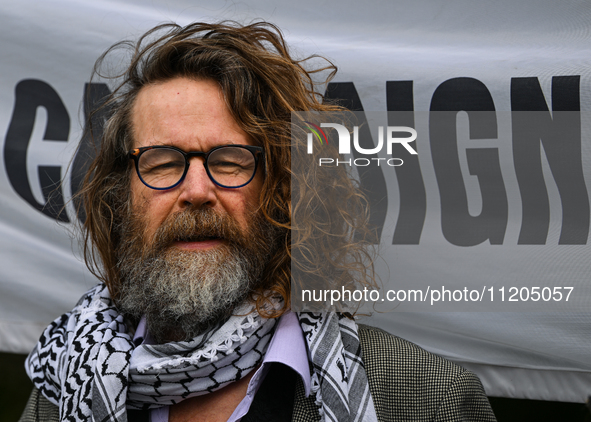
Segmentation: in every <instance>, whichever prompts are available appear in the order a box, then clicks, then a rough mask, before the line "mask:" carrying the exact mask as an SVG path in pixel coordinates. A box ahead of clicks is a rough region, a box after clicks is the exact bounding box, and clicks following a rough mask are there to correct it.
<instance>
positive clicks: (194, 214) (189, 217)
mask: <svg viewBox="0 0 591 422" xmlns="http://www.w3.org/2000/svg"><path fill="white" fill-rule="evenodd" d="M245 230H246V229H242V228H241V227H240V225H239V224H238V222H237V221H236V219H235V218H234V217H232V216H230V215H228V214H226V215H220V214H219V213H217V212H215V211H214V210H212V209H211V208H199V209H186V210H184V211H179V212H177V213H174V214H171V215H170V216H168V217H167V218H166V220H165V221H164V222H163V223H162V224H161V226H160V227H159V228H158V230H157V231H156V233H155V234H154V240H153V245H154V246H155V247H156V248H157V249H159V250H162V249H166V248H168V247H169V246H171V245H172V244H173V243H174V242H179V241H181V242H199V241H203V240H210V239H220V240H226V241H227V242H229V243H234V244H237V245H239V246H243V247H244V246H247V240H248V238H249V233H246V232H245Z"/></svg>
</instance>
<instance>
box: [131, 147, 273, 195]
mask: <svg viewBox="0 0 591 422" xmlns="http://www.w3.org/2000/svg"><path fill="white" fill-rule="evenodd" d="M229 147H233V148H236V147H237V148H243V149H246V150H248V151H249V152H250V153H251V154H252V155H253V157H254V171H253V172H252V176H251V177H250V179H248V181H247V182H245V183H243V184H242V185H240V186H225V185H222V184H221V183H219V182H217V181H216V180H215V179H214V178H213V176H212V175H211V173H210V172H209V166H208V164H207V160H208V159H209V156H210V155H211V154H212V153H213V152H215V151H217V150H220V149H222V148H229ZM152 149H172V150H175V151H177V152H180V153H181V154H182V155H183V157H184V158H185V169H184V171H183V175H182V176H181V178H180V179H179V181H178V182H176V183H175V184H174V185H172V186H168V187H165V188H156V187H154V186H150V185H149V184H147V183H146V182H145V181H144V179H143V178H142V176H141V175H140V169H139V160H140V157H141V155H142V154H143V153H144V152H146V151H149V150H152ZM264 154H265V151H264V149H263V147H259V146H254V145H239V144H226V145H219V146H217V147H214V148H212V149H210V150H209V151H207V152H202V151H190V152H185V151H183V150H182V149H180V148H177V147H174V146H172V145H152V146H149V147H141V148H134V149H132V150H131V151H129V152H128V153H127V156H128V157H129V159H131V160H133V161H134V163H135V172H136V174H137V176H138V177H139V179H140V180H141V182H142V183H143V184H144V185H146V186H147V187H149V188H150V189H154V190H168V189H173V188H175V187H177V186H178V185H180V184H181V183H182V182H183V180H185V177H186V176H187V171H189V165H190V163H189V159H190V158H192V157H204V158H205V159H204V160H203V166H204V167H205V171H206V173H207V176H208V177H209V180H211V181H212V182H213V183H214V184H216V185H217V186H220V187H222V188H226V189H238V188H242V187H244V186H246V185H248V184H249V183H250V182H252V179H254V176H255V175H256V174H257V170H258V165H259V158H262V157H263V156H264Z"/></svg>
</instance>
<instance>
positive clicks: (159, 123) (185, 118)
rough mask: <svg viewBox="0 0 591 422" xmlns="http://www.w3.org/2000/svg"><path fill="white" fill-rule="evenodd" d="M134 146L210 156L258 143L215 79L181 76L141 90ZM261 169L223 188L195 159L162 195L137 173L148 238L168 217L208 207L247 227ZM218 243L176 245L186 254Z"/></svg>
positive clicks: (136, 195)
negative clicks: (233, 113) (229, 146)
mask: <svg viewBox="0 0 591 422" xmlns="http://www.w3.org/2000/svg"><path fill="white" fill-rule="evenodd" d="M132 127H133V137H134V140H135V144H134V148H140V147H146V146H152V145H171V146H175V147H178V148H180V149H182V150H183V151H185V152H189V151H203V152H207V151H209V150H210V149H212V148H213V147H216V146H218V145H227V144H239V145H253V142H252V140H251V139H250V138H249V137H248V135H247V134H246V133H245V132H244V131H243V130H242V129H240V127H239V126H238V124H237V123H236V121H235V120H234V119H233V117H232V116H231V114H230V112H229V111H228V107H227V106H226V104H225V102H224V98H223V95H222V92H221V90H220V89H219V87H218V86H217V85H216V83H215V82H213V81H211V80H191V79H186V78H176V79H172V80H169V81H166V82H162V83H157V84H154V85H149V86H146V87H144V88H142V90H141V91H140V93H139V95H138V97H137V99H136V103H135V105H134V107H133V112H132ZM262 183H263V178H262V171H260V170H259V171H258V172H257V175H256V176H255V178H254V179H253V180H252V181H251V182H250V183H249V184H248V185H246V186H244V187H242V188H239V189H227V188H221V187H219V186H217V185H215V184H214V183H213V182H212V181H211V180H210V179H209V177H208V176H207V173H206V172H205V167H204V166H203V159H202V158H193V159H191V162H190V167H189V170H188V172H187V175H186V177H185V179H184V181H183V182H182V183H181V184H180V185H179V186H177V187H175V188H173V189H169V190H164V191H159V190H154V189H150V188H148V187H147V186H145V185H144V184H143V183H142V182H141V181H140V180H139V178H138V177H137V174H134V175H133V176H132V179H131V194H132V206H133V208H134V209H138V207H142V209H144V210H145V214H144V220H145V223H146V229H145V230H146V231H145V235H146V237H147V238H148V239H150V238H152V236H153V235H154V233H155V232H156V230H157V229H158V227H160V225H161V224H162V223H163V222H164V220H165V219H166V217H168V216H169V215H171V214H174V213H176V212H179V211H183V210H185V209H187V208H189V207H193V208H209V209H211V210H213V211H215V212H217V213H218V214H219V215H228V216H231V217H233V218H234V219H235V220H236V221H237V223H238V225H239V226H240V227H241V228H243V229H244V228H246V227H247V226H248V219H249V218H248V215H249V211H251V210H254V209H256V207H257V206H258V205H259V194H260V191H261V186H262ZM217 246H219V241H200V242H177V243H176V244H175V247H177V248H179V249H184V250H195V249H196V250H199V249H208V248H215V247H217Z"/></svg>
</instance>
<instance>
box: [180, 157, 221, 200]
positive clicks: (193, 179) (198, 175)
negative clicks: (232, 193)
mask: <svg viewBox="0 0 591 422" xmlns="http://www.w3.org/2000/svg"><path fill="white" fill-rule="evenodd" d="M178 189H180V193H179V197H178V202H179V204H178V205H179V206H180V207H181V208H186V207H191V206H193V207H202V206H209V207H213V206H214V205H215V204H216V201H217V197H216V185H215V183H213V181H212V180H211V179H210V178H209V176H208V175H207V172H206V170H205V166H204V165H203V158H202V157H191V159H190V161H189V169H188V170H187V174H186V175H185V179H184V180H183V182H182V183H181V184H180V185H179V186H178Z"/></svg>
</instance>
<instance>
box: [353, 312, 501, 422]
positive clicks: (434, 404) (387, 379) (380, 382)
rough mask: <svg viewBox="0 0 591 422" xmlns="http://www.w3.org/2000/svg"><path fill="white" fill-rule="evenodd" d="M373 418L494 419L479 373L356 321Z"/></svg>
mask: <svg viewBox="0 0 591 422" xmlns="http://www.w3.org/2000/svg"><path fill="white" fill-rule="evenodd" d="M359 339H360V342H361V348H362V353H363V362H364V364H365V370H366V372H367V377H368V382H369V387H370V391H371V394H372V396H373V400H374V405H375V407H376V411H377V412H378V419H380V420H384V421H386V420H387V421H395V420H414V421H422V420H429V421H431V420H436V421H437V420H442V421H494V420H495V417H494V414H493V412H492V410H491V408H490V404H489V401H488V399H487V397H486V395H485V394H484V389H483V388H482V384H481V383H480V380H479V379H478V377H477V376H476V375H475V374H474V373H472V372H470V371H468V370H467V369H465V368H462V367H461V366H459V365H457V364H454V363H452V362H450V361H448V360H447V359H444V358H442V357H441V356H437V355H435V354H433V353H430V352H428V351H426V350H424V349H423V348H421V347H419V346H417V345H416V344H414V343H411V342H410V341H407V340H404V339H402V338H400V337H397V336H394V335H392V334H390V333H388V332H386V331H384V330H381V329H379V328H375V327H369V326H366V325H362V324H360V325H359Z"/></svg>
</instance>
